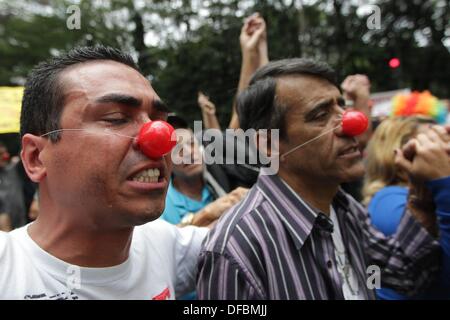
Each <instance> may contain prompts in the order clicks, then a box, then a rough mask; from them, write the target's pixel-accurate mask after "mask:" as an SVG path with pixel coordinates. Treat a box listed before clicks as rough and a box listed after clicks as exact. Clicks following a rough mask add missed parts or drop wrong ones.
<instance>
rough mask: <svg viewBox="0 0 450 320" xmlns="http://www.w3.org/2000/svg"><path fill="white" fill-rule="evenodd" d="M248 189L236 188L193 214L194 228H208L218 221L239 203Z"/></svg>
mask: <svg viewBox="0 0 450 320" xmlns="http://www.w3.org/2000/svg"><path fill="white" fill-rule="evenodd" d="M247 191H248V189H246V188H241V187H239V188H236V189H234V190H233V191H231V192H230V193H228V194H227V195H225V196H223V197H220V198H219V199H217V200H216V201H213V202H211V203H210V204H208V205H207V206H206V207H204V208H203V209H202V210H201V211H199V212H198V213H196V214H195V216H194V219H193V221H192V224H193V225H196V226H208V225H210V224H211V223H213V222H215V221H216V220H217V219H219V218H220V217H221V216H222V214H223V213H224V212H226V211H227V210H228V209H230V208H231V207H232V206H234V205H235V204H236V203H238V202H239V201H241V199H242V198H244V197H245V195H246V194H247Z"/></svg>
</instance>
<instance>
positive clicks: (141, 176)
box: [130, 168, 160, 183]
mask: <svg viewBox="0 0 450 320" xmlns="http://www.w3.org/2000/svg"><path fill="white" fill-rule="evenodd" d="M130 180H132V181H137V182H145V183H156V182H158V181H159V180H160V170H159V169H158V168H154V169H144V170H142V171H139V172H138V173H137V174H135V175H134V176H133V177H131V179H130Z"/></svg>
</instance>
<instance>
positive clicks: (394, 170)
mask: <svg viewBox="0 0 450 320" xmlns="http://www.w3.org/2000/svg"><path fill="white" fill-rule="evenodd" d="M433 123H435V122H434V121H433V120H432V119H430V118H425V117H408V118H400V117H398V118H390V119H387V120H385V121H383V122H382V123H381V124H380V126H379V127H378V128H377V129H376V131H375V133H374V135H373V136H372V139H371V140H370V142H369V145H368V148H367V167H366V176H365V180H364V187H363V196H364V200H363V202H364V204H365V205H366V206H367V207H368V211H369V214H370V217H371V219H372V223H373V224H374V225H375V226H376V227H377V228H378V229H379V230H380V231H381V232H383V233H384V234H385V235H391V234H394V233H395V232H396V229H397V226H398V224H399V223H400V220H401V217H402V216H403V214H404V212H405V208H406V205H407V203H408V193H409V186H410V181H409V178H408V175H407V174H406V172H405V171H403V170H402V169H401V168H400V167H399V166H397V165H396V154H395V153H396V152H398V150H399V149H400V148H401V147H402V146H404V145H405V143H407V142H408V140H410V139H412V138H414V137H417V136H418V135H419V134H420V133H421V132H424V131H426V130H432V129H430V127H431V126H432V124H433ZM443 157H447V158H448V162H450V157H449V156H448V155H447V154H445V153H444V155H443ZM445 160H446V159H443V161H444V163H445ZM426 188H427V189H428V191H429V192H431V194H432V196H433V200H434V204H433V205H434V206H436V213H437V216H438V220H439V229H440V230H439V232H440V243H441V247H442V249H443V253H444V259H443V269H442V276H441V279H440V281H439V283H436V284H435V285H434V286H433V288H430V290H429V291H428V292H427V293H425V294H423V295H421V296H419V297H405V296H402V295H400V294H398V293H396V292H395V291H393V290H390V289H385V288H382V289H379V290H377V296H378V298H380V299H389V300H392V299H409V298H420V299H423V298H442V299H445V298H447V299H448V298H450V293H449V292H450V290H449V287H450V283H449V282H450V281H449V279H450V205H449V203H450V201H449V200H448V199H450V177H446V178H441V179H436V180H432V181H429V182H427V183H426Z"/></svg>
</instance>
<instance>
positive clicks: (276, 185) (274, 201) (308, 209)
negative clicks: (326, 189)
mask: <svg viewBox="0 0 450 320" xmlns="http://www.w3.org/2000/svg"><path fill="white" fill-rule="evenodd" d="M256 185H257V188H258V189H259V191H260V192H261V193H262V194H263V196H264V198H265V199H266V200H267V201H268V202H269V203H270V205H271V206H272V208H273V210H274V211H275V212H276V213H277V214H278V216H279V218H280V220H281V221H282V223H283V224H284V225H285V227H286V229H287V230H288V232H289V233H290V235H291V237H292V239H293V240H294V243H295V246H296V248H297V249H298V250H299V249H301V247H302V246H303V244H304V243H305V241H306V239H307V238H308V236H309V235H310V234H311V232H312V229H313V228H314V227H316V228H318V229H321V230H323V231H326V232H330V233H331V232H333V221H331V219H330V218H329V217H327V216H326V215H325V214H324V213H322V212H320V211H319V210H317V209H316V208H314V207H312V206H310V205H308V204H307V203H306V202H305V201H304V200H303V199H302V198H301V197H300V196H299V195H298V194H297V193H296V192H295V191H294V190H293V189H292V188H291V187H290V186H289V185H288V184H287V183H286V182H285V181H284V180H283V179H281V178H280V177H279V176H278V175H268V174H267V172H266V170H265V169H264V168H262V169H261V173H260V175H259V177H258V181H257V183H256ZM333 206H338V207H341V208H347V207H348V200H347V198H346V197H345V194H344V193H343V192H342V190H339V191H338V193H337V194H336V197H335V198H334V199H333Z"/></svg>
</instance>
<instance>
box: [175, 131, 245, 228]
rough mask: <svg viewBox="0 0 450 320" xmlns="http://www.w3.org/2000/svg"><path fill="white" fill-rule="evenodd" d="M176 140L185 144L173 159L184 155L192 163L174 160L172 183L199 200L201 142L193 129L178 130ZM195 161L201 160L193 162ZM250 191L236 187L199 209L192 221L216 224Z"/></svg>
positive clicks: (203, 182) (201, 176)
mask: <svg viewBox="0 0 450 320" xmlns="http://www.w3.org/2000/svg"><path fill="white" fill-rule="evenodd" d="M177 139H178V141H179V143H183V148H182V149H181V150H180V152H179V153H172V160H176V161H175V163H179V162H180V160H181V158H182V159H183V160H187V161H185V162H187V163H190V164H183V163H181V164H175V163H172V167H173V180H172V181H173V185H174V187H175V188H176V189H177V190H178V191H179V192H181V193H182V194H184V195H186V196H188V197H189V198H191V199H196V200H198V201H200V200H201V199H202V191H203V187H204V186H205V181H204V180H203V160H202V156H201V152H200V147H199V144H198V142H197V141H196V140H195V138H194V133H193V132H192V130H190V129H177ZM180 157H181V158H180ZM194 161H195V162H198V163H194ZM247 191H248V189H245V188H236V189H234V190H233V191H231V192H230V193H228V194H226V195H224V196H222V197H220V198H218V199H216V200H215V201H213V202H211V203H210V204H208V205H207V206H205V207H204V208H203V209H202V210H200V211H198V212H196V213H195V216H194V219H193V221H192V223H191V224H192V225H195V226H199V227H210V228H211V227H213V225H214V223H215V222H216V221H217V219H218V218H220V216H221V215H222V214H223V213H225V212H226V211H227V210H228V209H230V208H231V207H232V206H233V205H235V204H236V203H238V202H239V201H240V200H241V199H242V198H243V197H244V196H245V195H246V194H247Z"/></svg>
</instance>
